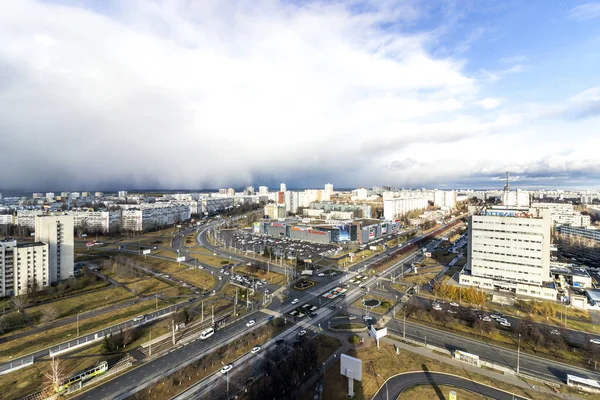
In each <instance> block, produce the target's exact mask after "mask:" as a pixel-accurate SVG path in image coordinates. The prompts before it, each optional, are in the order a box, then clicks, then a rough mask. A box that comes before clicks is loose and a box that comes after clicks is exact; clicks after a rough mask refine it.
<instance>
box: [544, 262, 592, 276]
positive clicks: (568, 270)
mask: <svg viewBox="0 0 600 400" xmlns="http://www.w3.org/2000/svg"><path fill="white" fill-rule="evenodd" d="M550 272H552V273H553V274H558V275H567V276H583V277H588V278H589V277H590V274H589V272H588V271H587V269H585V268H583V267H576V266H574V265H571V264H564V263H555V262H551V263H550Z"/></svg>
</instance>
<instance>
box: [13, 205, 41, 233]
mask: <svg viewBox="0 0 600 400" xmlns="http://www.w3.org/2000/svg"><path fill="white" fill-rule="evenodd" d="M39 215H44V211H42V210H17V216H16V217H15V225H18V226H24V227H26V228H29V229H31V230H33V229H35V217H37V216H39Z"/></svg>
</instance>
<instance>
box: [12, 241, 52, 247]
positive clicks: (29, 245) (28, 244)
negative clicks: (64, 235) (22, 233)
mask: <svg viewBox="0 0 600 400" xmlns="http://www.w3.org/2000/svg"><path fill="white" fill-rule="evenodd" d="M45 245H46V243H44V242H33V243H17V247H18V248H23V247H37V246H45Z"/></svg>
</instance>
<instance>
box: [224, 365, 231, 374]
mask: <svg viewBox="0 0 600 400" xmlns="http://www.w3.org/2000/svg"><path fill="white" fill-rule="evenodd" d="M232 368H233V365H231V364H227V365H226V366H224V367H223V368H221V373H222V374H226V373H228V372H229V371H231V369H232Z"/></svg>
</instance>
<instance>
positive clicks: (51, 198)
mask: <svg viewBox="0 0 600 400" xmlns="http://www.w3.org/2000/svg"><path fill="white" fill-rule="evenodd" d="M46 200H47V201H50V202H52V201H54V193H53V192H48V193H46Z"/></svg>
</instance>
